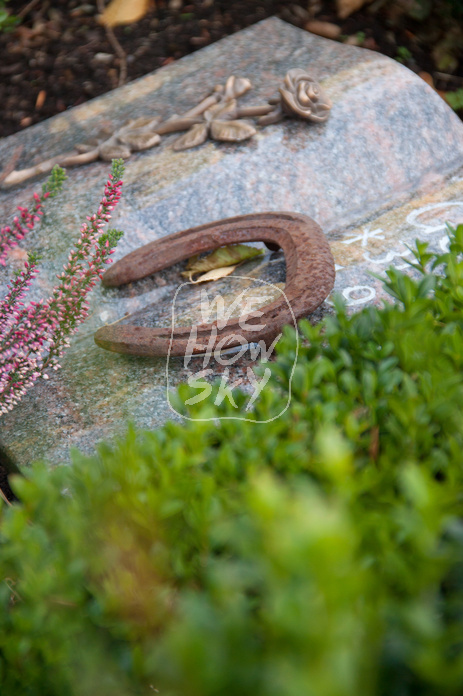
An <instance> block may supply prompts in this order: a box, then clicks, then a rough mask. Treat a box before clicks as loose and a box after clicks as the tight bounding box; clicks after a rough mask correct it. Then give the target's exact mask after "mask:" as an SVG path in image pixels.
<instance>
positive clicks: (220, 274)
mask: <svg viewBox="0 0 463 696" xmlns="http://www.w3.org/2000/svg"><path fill="white" fill-rule="evenodd" d="M235 268H236V266H224V267H223V268H214V269H213V270H212V271H208V272H207V273H203V275H201V276H199V278H196V280H193V271H191V275H190V280H191V282H192V283H194V284H196V283H208V282H209V281H211V280H220V278H225V277H226V276H229V275H230V274H231V273H233V271H234V270H235Z"/></svg>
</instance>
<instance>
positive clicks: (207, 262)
mask: <svg viewBox="0 0 463 696" xmlns="http://www.w3.org/2000/svg"><path fill="white" fill-rule="evenodd" d="M263 253H264V250H263V249H257V248H256V247H252V246H248V245H247V244H228V245H227V246H223V247H219V248H218V249H215V250H214V251H213V252H212V253H211V254H208V255H207V256H203V257H202V258H198V257H197V256H193V257H192V258H191V259H190V260H189V261H188V265H187V270H186V271H183V272H182V275H183V276H185V277H186V278H191V276H192V275H194V274H195V273H201V272H203V273H204V272H206V271H212V270H215V269H216V268H219V269H220V268H223V267H224V266H236V265H238V264H239V263H242V262H243V261H247V260H248V259H253V258H254V257H255V256H261V255H262V254H263Z"/></svg>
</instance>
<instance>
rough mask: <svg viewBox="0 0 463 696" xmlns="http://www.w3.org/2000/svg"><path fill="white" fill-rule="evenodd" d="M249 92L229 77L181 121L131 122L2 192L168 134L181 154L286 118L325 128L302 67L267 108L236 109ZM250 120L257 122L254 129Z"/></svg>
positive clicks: (13, 179) (14, 175) (22, 174)
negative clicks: (56, 168)
mask: <svg viewBox="0 0 463 696" xmlns="http://www.w3.org/2000/svg"><path fill="white" fill-rule="evenodd" d="M251 87H252V85H251V82H250V81H249V80H248V79H247V78H245V77H235V76H234V75H232V76H230V77H229V78H228V79H227V81H226V83H225V84H224V85H218V86H216V87H214V89H213V90H212V92H211V93H210V94H209V95H208V96H206V97H205V98H204V99H202V100H201V101H200V102H199V104H197V105H196V106H194V107H193V108H191V109H189V110H188V111H187V112H185V113H184V114H182V115H181V116H178V115H174V116H171V117H170V118H168V119H167V120H165V121H162V119H161V118H160V117H158V116H148V117H143V118H138V119H134V120H130V121H128V122H127V123H125V124H124V125H123V126H121V127H120V128H118V129H116V130H114V131H113V132H112V133H109V135H108V134H107V135H106V136H105V137H101V138H99V139H94V140H91V141H89V142H87V143H83V144H77V145H76V146H75V148H74V151H73V152H67V153H63V154H60V155H57V156H55V157H52V158H50V159H48V160H44V161H43V162H40V163H39V164H36V165H34V166H33V167H29V168H27V169H22V170H15V171H12V172H10V173H9V174H8V175H7V176H5V177H4V179H3V182H2V184H1V185H2V187H5V188H6V187H9V186H14V185H15V184H20V183H22V182H23V181H26V180H27V179H30V178H31V177H33V176H37V175H38V174H44V173H46V172H49V171H51V169H53V167H54V166H55V164H58V165H59V166H61V167H72V166H77V165H82V164H88V163H90V162H94V161H95V160H97V159H101V160H105V161H110V160H112V159H118V158H123V159H127V158H129V157H130V156H131V155H132V153H133V152H138V151H141V150H148V149H150V148H152V147H155V146H156V145H159V143H160V142H161V139H162V136H165V135H168V134H170V133H178V132H181V131H185V134H184V135H183V136H181V137H180V138H178V139H177V140H176V141H175V142H174V144H173V149H174V150H176V151H180V150H187V149H189V148H192V147H197V146H198V145H202V144H203V143H204V142H205V141H206V140H207V139H208V138H210V139H211V140H215V141H221V142H235V143H238V142H242V141H244V140H248V139H249V138H252V136H253V135H255V134H256V132H257V129H256V125H257V126H267V125H270V124H271V123H277V122H278V121H281V120H282V119H284V118H285V117H294V116H296V117H297V118H301V119H304V120H306V121H311V122H313V123H323V122H324V121H326V120H327V118H328V116H329V113H330V109H331V107H332V103H331V101H330V99H329V98H328V96H327V95H326V94H325V92H324V91H323V89H322V88H321V87H320V85H319V84H318V82H316V81H315V80H314V79H313V77H312V76H311V75H310V74H308V73H307V72H306V71H305V70H301V69H300V68H294V69H292V70H290V71H289V72H288V73H287V74H286V76H285V78H284V85H283V86H282V87H280V88H279V93H278V96H276V97H274V98H272V99H269V101H268V102H267V104H262V105H257V106H240V105H239V104H238V99H239V98H240V97H241V96H243V95H244V94H245V93H246V92H248V91H249V90H250V89H251ZM250 119H256V125H255V124H254V123H253V122H252V121H251V120H250ZM0 180H1V177H0Z"/></svg>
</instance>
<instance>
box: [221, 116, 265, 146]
mask: <svg viewBox="0 0 463 696" xmlns="http://www.w3.org/2000/svg"><path fill="white" fill-rule="evenodd" d="M256 133H257V131H256V129H255V128H254V126H253V125H252V123H250V122H249V121H212V123H211V137H212V138H213V139H214V140H221V141H223V142H231V143H239V142H241V141H242V140H248V138H252V136H253V135H255V134H256Z"/></svg>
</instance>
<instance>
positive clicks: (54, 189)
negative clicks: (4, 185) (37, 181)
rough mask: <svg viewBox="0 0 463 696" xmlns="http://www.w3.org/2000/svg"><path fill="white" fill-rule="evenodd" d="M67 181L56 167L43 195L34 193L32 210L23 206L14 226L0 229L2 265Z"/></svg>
mask: <svg viewBox="0 0 463 696" xmlns="http://www.w3.org/2000/svg"><path fill="white" fill-rule="evenodd" d="M65 179H66V174H65V171H64V169H61V167H58V166H55V167H54V168H53V170H52V172H51V175H50V177H49V178H48V180H47V182H46V183H45V184H44V185H43V186H42V193H41V194H40V195H39V194H38V193H34V195H33V199H34V201H33V203H32V207H31V210H29V208H25V207H23V206H18V210H19V213H20V214H19V215H16V216H15V217H14V218H13V223H12V225H5V226H4V227H2V228H0V265H1V266H5V265H6V259H7V257H8V250H9V249H13V247H15V246H17V244H18V242H19V241H20V240H21V239H24V237H25V236H26V234H27V233H28V232H30V230H32V229H34V226H35V223H36V222H37V221H38V220H40V217H41V216H42V215H43V206H44V203H45V201H46V200H47V198H54V197H55V196H56V195H57V194H58V193H59V192H60V191H61V189H62V188H63V182H64V181H65Z"/></svg>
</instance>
